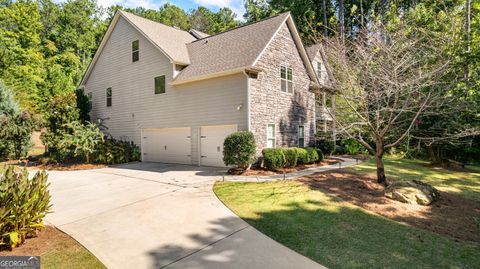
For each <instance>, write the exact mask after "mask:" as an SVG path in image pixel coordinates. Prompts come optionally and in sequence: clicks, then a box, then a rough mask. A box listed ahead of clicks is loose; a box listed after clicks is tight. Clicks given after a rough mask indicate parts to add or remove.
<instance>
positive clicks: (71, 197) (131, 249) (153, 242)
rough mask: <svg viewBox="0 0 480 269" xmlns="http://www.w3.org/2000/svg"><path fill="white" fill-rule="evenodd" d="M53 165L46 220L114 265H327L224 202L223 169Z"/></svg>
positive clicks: (201, 266) (250, 266)
mask: <svg viewBox="0 0 480 269" xmlns="http://www.w3.org/2000/svg"><path fill="white" fill-rule="evenodd" d="M48 173H49V181H50V183H51V186H50V192H51V195H52V203H53V210H54V213H52V214H50V215H48V216H47V217H46V221H47V222H49V223H51V224H53V225H55V226H56V227H58V228H59V229H61V230H62V231H64V232H65V233H67V234H69V235H70V236H72V237H73V238H75V239H76V240H77V241H79V242H80V243H81V244H82V245H84V246H85V247H86V248H87V249H88V250H90V251H91V252H92V253H93V254H94V255H95V256H96V257H97V258H98V259H100V261H102V262H103V263H104V264H105V265H106V266H107V267H108V268H199V269H202V268H213V269H215V268H245V269H248V268H285V269H287V268H288V269H290V268H325V267H323V266H321V265H319V264H317V263H315V262H314V261H312V260H310V259H308V258H306V257H304V256H302V255H300V254H298V253H296V252H294V251H293V250H290V249H288V248H287V247H285V246H283V245H281V244H279V243H277V242H276V241H274V240H272V239H270V238H269V237H267V236H265V235H263V234H262V233H260V232H258V231H257V230H255V229H254V228H253V227H251V226H249V225H248V224H247V223H246V222H245V221H243V220H242V219H240V218H239V217H238V216H236V215H235V214H234V213H233V212H231V211H230V210H229V209H228V208H227V207H225V205H223V203H222V202H221V201H219V200H218V199H217V198H216V196H215V194H214V193H213V190H212V186H213V184H214V182H215V181H216V180H221V179H222V175H223V174H224V173H225V170H224V169H219V168H208V167H193V166H185V165H172V164H159V163H132V164H127V165H121V166H116V167H111V168H103V169H94V170H83V171H50V172H48Z"/></svg>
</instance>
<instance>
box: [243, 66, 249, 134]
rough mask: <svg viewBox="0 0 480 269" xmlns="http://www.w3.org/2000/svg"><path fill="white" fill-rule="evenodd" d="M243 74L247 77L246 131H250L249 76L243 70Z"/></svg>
mask: <svg viewBox="0 0 480 269" xmlns="http://www.w3.org/2000/svg"><path fill="white" fill-rule="evenodd" d="M243 74H244V75H245V77H246V78H247V131H251V120H250V119H251V118H250V78H249V76H248V74H247V72H246V70H243Z"/></svg>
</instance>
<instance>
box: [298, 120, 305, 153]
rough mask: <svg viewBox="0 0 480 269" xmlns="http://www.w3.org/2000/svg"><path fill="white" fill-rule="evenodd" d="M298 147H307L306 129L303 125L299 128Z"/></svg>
mask: <svg viewBox="0 0 480 269" xmlns="http://www.w3.org/2000/svg"><path fill="white" fill-rule="evenodd" d="M298 147H299V148H303V147H305V127H304V126H303V125H299V126H298Z"/></svg>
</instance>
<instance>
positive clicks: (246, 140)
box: [223, 131, 257, 169]
mask: <svg viewBox="0 0 480 269" xmlns="http://www.w3.org/2000/svg"><path fill="white" fill-rule="evenodd" d="M256 150H257V145H256V143H255V137H254V136H253V133H252V132H248V131H241V132H235V133H233V134H231V135H229V136H227V137H226V138H225V141H224V142H223V162H224V163H225V165H235V166H237V167H240V168H243V169H248V168H249V167H250V165H251V164H252V163H253V162H254V161H255V152H256Z"/></svg>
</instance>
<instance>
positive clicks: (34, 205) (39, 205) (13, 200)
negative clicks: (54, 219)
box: [0, 166, 51, 249]
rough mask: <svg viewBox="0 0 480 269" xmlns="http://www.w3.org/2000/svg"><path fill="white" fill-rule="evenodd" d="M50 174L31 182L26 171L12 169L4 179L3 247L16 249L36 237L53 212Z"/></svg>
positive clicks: (0, 206)
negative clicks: (49, 182) (51, 211)
mask: <svg viewBox="0 0 480 269" xmlns="http://www.w3.org/2000/svg"><path fill="white" fill-rule="evenodd" d="M48 186H49V184H48V183H47V173H45V171H41V172H37V173H36V174H35V176H34V177H33V178H32V179H29V178H28V171H27V170H26V169H24V170H22V171H21V172H15V170H14V167H13V166H10V167H9V168H7V170H6V171H5V172H4V173H3V174H2V175H1V176H0V246H7V247H9V248H10V249H12V248H15V247H17V246H19V245H20V244H22V243H23V242H25V239H26V238H29V237H32V236H36V234H37V232H38V231H39V230H42V229H43V228H44V227H45V225H44V224H43V218H44V217H45V215H46V214H47V213H49V212H50V208H51V204H50V194H49V192H48Z"/></svg>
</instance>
